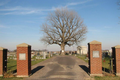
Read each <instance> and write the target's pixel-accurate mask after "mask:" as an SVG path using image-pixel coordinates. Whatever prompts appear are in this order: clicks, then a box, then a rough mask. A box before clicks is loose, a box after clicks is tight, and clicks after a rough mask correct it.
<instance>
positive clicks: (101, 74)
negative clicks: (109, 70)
mask: <svg viewBox="0 0 120 80" xmlns="http://www.w3.org/2000/svg"><path fill="white" fill-rule="evenodd" d="M90 76H103V74H90Z"/></svg>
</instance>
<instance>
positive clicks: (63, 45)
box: [61, 44, 65, 55]
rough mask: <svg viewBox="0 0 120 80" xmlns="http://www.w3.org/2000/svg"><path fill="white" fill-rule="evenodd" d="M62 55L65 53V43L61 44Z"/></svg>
mask: <svg viewBox="0 0 120 80" xmlns="http://www.w3.org/2000/svg"><path fill="white" fill-rule="evenodd" d="M61 55H65V44H62V45H61Z"/></svg>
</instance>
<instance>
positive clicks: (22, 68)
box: [17, 47, 31, 76]
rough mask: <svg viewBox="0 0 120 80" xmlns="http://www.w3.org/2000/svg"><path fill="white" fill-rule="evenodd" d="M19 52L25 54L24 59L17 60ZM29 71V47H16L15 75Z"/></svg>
mask: <svg viewBox="0 0 120 80" xmlns="http://www.w3.org/2000/svg"><path fill="white" fill-rule="evenodd" d="M19 53H25V54H26V60H19ZM30 73H31V47H17V75H26V76H27V75H29V74H30Z"/></svg>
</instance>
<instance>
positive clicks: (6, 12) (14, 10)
mask: <svg viewBox="0 0 120 80" xmlns="http://www.w3.org/2000/svg"><path fill="white" fill-rule="evenodd" d="M53 10H55V9H54V8H49V9H38V8H25V7H20V6H16V7H13V8H4V9H0V12H1V13H0V15H9V14H14V15H20V14H23V15H24V14H35V13H38V14H43V13H44V12H46V11H53Z"/></svg>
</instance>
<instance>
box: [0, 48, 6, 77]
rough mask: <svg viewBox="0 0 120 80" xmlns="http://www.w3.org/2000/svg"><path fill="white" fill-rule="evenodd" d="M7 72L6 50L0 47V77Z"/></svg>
mask: <svg viewBox="0 0 120 80" xmlns="http://www.w3.org/2000/svg"><path fill="white" fill-rule="evenodd" d="M4 72H7V49H5V48H2V47H0V76H3V73H4Z"/></svg>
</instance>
